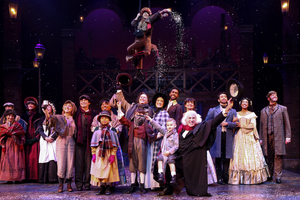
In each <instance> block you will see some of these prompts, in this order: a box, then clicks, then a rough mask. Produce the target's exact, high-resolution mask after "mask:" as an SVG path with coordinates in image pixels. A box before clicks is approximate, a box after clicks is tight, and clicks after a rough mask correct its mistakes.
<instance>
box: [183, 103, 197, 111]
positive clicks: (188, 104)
mask: <svg viewBox="0 0 300 200" xmlns="http://www.w3.org/2000/svg"><path fill="white" fill-rule="evenodd" d="M184 107H185V108H186V111H190V110H194V109H195V104H194V102H193V101H188V102H186V103H185V105H184Z"/></svg>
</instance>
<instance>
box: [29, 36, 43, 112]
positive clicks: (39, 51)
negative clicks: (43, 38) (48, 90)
mask: <svg viewBox="0 0 300 200" xmlns="http://www.w3.org/2000/svg"><path fill="white" fill-rule="evenodd" d="M45 50H46V49H45V48H44V46H43V45H42V44H41V43H40V41H39V43H38V44H37V45H36V46H35V47H34V53H35V59H34V61H33V62H32V64H33V67H35V68H39V97H38V101H39V105H38V107H39V112H40V113H41V111H42V110H41V103H42V91H41V90H42V87H41V82H42V79H41V60H43V57H44V53H45Z"/></svg>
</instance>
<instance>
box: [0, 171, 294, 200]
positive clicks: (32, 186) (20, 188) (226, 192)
mask: <svg viewBox="0 0 300 200" xmlns="http://www.w3.org/2000/svg"><path fill="white" fill-rule="evenodd" d="M126 171H127V172H128V170H126ZM129 185H130V183H128V184H126V186H117V187H116V191H115V193H113V194H112V195H108V196H106V195H101V196H97V195H96V194H95V193H96V192H97V191H98V189H99V188H97V187H92V189H91V190H90V191H85V190H83V191H77V190H76V187H75V183H74V182H72V187H73V189H74V191H73V192H67V191H66V188H67V184H64V192H63V193H57V189H58V184H42V183H17V184H7V183H4V182H1V183H0V194H1V195H0V199H5V200H7V199H114V200H115V199H158V198H159V199H200V197H192V196H188V195H187V193H186V192H185V190H183V191H181V193H180V194H179V195H168V196H163V197H158V196H157V193H158V192H157V191H151V190H148V191H147V193H145V194H142V193H141V192H140V191H136V192H135V193H133V194H127V193H126V192H127V190H128V188H129ZM208 192H209V193H211V194H212V197H210V198H203V199H251V200H260V199H261V200H265V199H284V200H286V199H300V174H299V173H294V172H291V171H286V170H284V171H283V177H282V184H276V183H275V182H274V181H273V182H265V183H263V184H260V185H237V186H236V185H218V184H213V185H210V186H209V187H208Z"/></svg>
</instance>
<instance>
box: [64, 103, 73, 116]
mask: <svg viewBox="0 0 300 200" xmlns="http://www.w3.org/2000/svg"><path fill="white" fill-rule="evenodd" d="M72 109H73V107H72V104H70V103H66V104H65V105H64V107H63V110H64V112H65V113H66V114H72Z"/></svg>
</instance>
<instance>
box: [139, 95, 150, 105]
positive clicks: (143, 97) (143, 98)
mask: <svg viewBox="0 0 300 200" xmlns="http://www.w3.org/2000/svg"><path fill="white" fill-rule="evenodd" d="M139 103H140V104H146V103H148V97H147V95H146V94H141V95H140V98H139Z"/></svg>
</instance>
